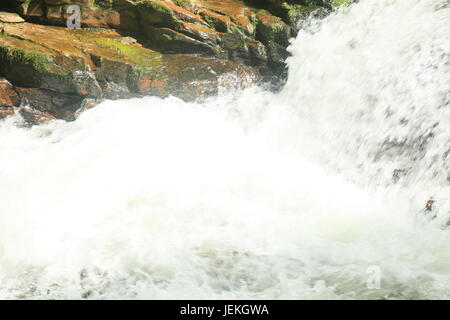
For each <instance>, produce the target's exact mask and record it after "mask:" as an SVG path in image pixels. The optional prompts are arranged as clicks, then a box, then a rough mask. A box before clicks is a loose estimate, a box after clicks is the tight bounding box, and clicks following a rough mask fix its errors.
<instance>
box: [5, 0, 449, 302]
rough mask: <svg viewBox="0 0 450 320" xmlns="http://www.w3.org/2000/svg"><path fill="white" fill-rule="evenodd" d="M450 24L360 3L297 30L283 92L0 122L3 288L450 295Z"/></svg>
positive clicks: (424, 6) (134, 294)
mask: <svg viewBox="0 0 450 320" xmlns="http://www.w3.org/2000/svg"><path fill="white" fill-rule="evenodd" d="M449 26H450V8H449V3H448V1H438V0H435V1H432V0H360V3H359V4H356V5H354V6H352V7H351V9H346V10H343V11H342V12H339V13H337V14H336V15H332V16H330V17H329V18H327V19H326V20H325V21H323V23H321V24H317V25H314V24H313V25H312V26H311V27H310V31H309V32H306V31H305V32H302V33H300V35H299V37H298V38H297V40H296V41H294V42H293V45H292V47H291V51H292V53H293V56H292V58H290V60H289V67H290V71H289V79H288V82H287V84H286V86H285V88H284V89H283V90H282V92H281V93H278V94H272V93H270V92H265V91H263V90H260V89H250V90H247V91H244V92H236V93H223V94H221V95H220V96H219V97H217V98H213V99H211V100H209V101H207V102H205V103H203V104H188V103H184V102H182V101H180V100H178V99H175V98H169V99H165V100H162V99H159V98H151V97H149V98H145V99H141V100H137V99H135V100H124V101H115V102H113V101H107V102H105V103H103V104H102V105H100V106H98V107H96V108H94V109H91V110H89V111H87V112H85V113H83V114H81V116H80V117H79V119H78V120H77V121H75V122H73V123H65V122H63V121H54V122H52V123H49V124H48V125H45V126H41V127H33V128H31V129H24V128H19V127H17V126H16V125H15V123H17V122H18V121H20V119H19V118H18V117H12V118H8V119H7V120H4V121H2V122H0V155H1V157H0V298H12V299H14V298H30V299H34V298H39V299H48V298H74V299H77V298H81V297H87V298H90V299H103V298H144V299H157V298H168V299H174V298H198V299H203V298H219V299H220V298H258V299H259V298H275V299H278V298H286V299H299V298H302V299H320V298H322V299H346V298H369V299H377V298H378V299H379V298H391V299H396V298H415V299H417V298H439V299H443V298H447V299H448V298H450V251H449V250H448V249H449V246H450V230H442V229H441V228H440V227H441V225H442V224H444V223H445V222H446V221H447V219H448V218H449V214H448V211H449V210H450V201H449V200H448V199H447V198H450V193H449V191H450V188H449V184H450V182H449V181H448V176H449V175H450V169H449V165H448V160H447V159H446V158H445V156H446V152H447V151H448V150H449V149H450V131H449V130H450V129H449V128H448V124H449V120H450V112H449V101H450V27H449ZM429 133H432V134H433V135H432V136H431V135H429ZM395 169H408V173H407V175H406V176H404V177H403V178H401V179H400V180H399V181H398V182H397V183H394V182H393V179H392V174H393V170H395ZM430 196H434V197H435V198H437V199H438V200H439V201H437V207H436V212H437V213H438V217H437V219H435V220H434V221H432V222H430V223H424V222H423V221H422V220H423V219H422V218H421V214H420V211H421V210H422V209H423V206H424V204H425V201H426V200H427V199H428V198H429V197H430ZM373 266H375V267H376V268H379V270H380V271H381V288H380V289H378V290H373V289H368V288H367V285H366V281H367V279H368V276H369V274H368V273H367V271H368V270H371V269H370V268H373ZM368 268H369V269H368Z"/></svg>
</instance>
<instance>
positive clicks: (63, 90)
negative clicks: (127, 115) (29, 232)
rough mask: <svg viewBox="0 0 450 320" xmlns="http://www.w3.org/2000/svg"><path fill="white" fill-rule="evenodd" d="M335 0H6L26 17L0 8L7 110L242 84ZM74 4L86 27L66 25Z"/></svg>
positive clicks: (280, 69)
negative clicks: (224, 84)
mask: <svg viewBox="0 0 450 320" xmlns="http://www.w3.org/2000/svg"><path fill="white" fill-rule="evenodd" d="M338 1H339V0H334V1H331V0H286V1H282V0H260V1H256V0H255V1H252V0H214V1H212V0H7V5H5V6H4V7H3V6H2V5H0V8H14V9H15V10H16V12H17V13H19V14H20V15H21V16H22V17H20V16H18V15H17V14H14V13H8V12H0V32H1V33H2V36H1V37H0V61H1V63H0V77H3V78H6V79H8V81H9V82H6V83H8V84H9V87H8V86H7V85H6V84H4V86H5V88H8V90H6V89H2V87H1V86H2V82H1V80H0V90H2V91H0V94H1V96H0V100H1V101H4V102H3V105H4V106H5V107H3V109H2V110H1V112H2V113H1V114H3V115H5V114H10V113H11V112H12V111H11V110H12V109H10V107H14V106H17V105H18V104H19V103H20V101H21V100H22V102H29V103H30V104H31V105H33V106H34V107H35V108H36V110H37V111H39V112H41V113H46V114H49V115H51V116H53V117H56V118H62V119H66V120H73V119H74V118H75V117H76V115H77V112H80V111H82V110H85V109H87V108H90V107H92V106H94V105H95V104H96V103H98V102H99V101H102V100H103V99H120V98H132V97H141V96H144V95H158V96H161V97H164V96H167V95H174V96H177V97H180V98H182V99H185V100H194V99H196V98H198V97H201V96H203V95H210V94H216V93H217V92H218V87H219V86H220V85H221V83H223V81H224V79H229V80H230V79H231V80H230V81H228V80H227V85H228V84H230V85H233V86H237V87H246V86H248V85H249V84H251V83H252V82H254V81H257V80H258V79H260V77H261V76H262V77H264V79H266V78H270V77H271V76H272V77H273V75H276V76H280V77H279V78H277V79H281V78H282V76H283V75H284V74H285V72H286V65H285V59H286V58H287V57H288V55H289V54H288V52H287V51H286V47H287V46H288V45H289V38H290V37H291V36H293V35H295V33H296V32H297V31H298V29H299V28H301V24H299V23H298V22H299V21H300V22H301V21H306V19H307V18H308V17H309V16H311V15H313V16H315V17H321V16H324V15H326V14H328V12H329V10H331V8H332V6H335V5H336V3H337V2H338ZM340 2H342V1H340ZM340 2H339V3H340ZM73 4H77V5H79V6H80V8H81V26H82V27H83V29H81V30H71V29H68V28H66V27H65V26H66V20H67V18H68V16H69V15H68V14H67V8H68V6H70V5H73ZM24 20H26V21H27V22H24ZM30 22H32V23H30ZM36 23H40V24H43V25H40V24H36ZM5 81H6V80H5ZM280 83H281V82H280ZM8 99H9V100H8ZM1 101H0V102H1ZM13 111H14V109H13ZM23 112H24V113H26V112H27V111H23Z"/></svg>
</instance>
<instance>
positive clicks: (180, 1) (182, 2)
mask: <svg viewBox="0 0 450 320" xmlns="http://www.w3.org/2000/svg"><path fill="white" fill-rule="evenodd" d="M173 3H175V4H176V5H177V6H179V7H182V8H185V7H187V6H189V5H190V4H191V0H174V1H173Z"/></svg>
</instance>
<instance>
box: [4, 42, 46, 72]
mask: <svg viewBox="0 0 450 320" xmlns="http://www.w3.org/2000/svg"><path fill="white" fill-rule="evenodd" d="M0 57H1V60H3V61H8V62H9V63H10V64H12V65H29V66H31V67H32V68H33V70H35V71H36V72H47V71H48V68H47V66H48V64H49V63H50V62H51V61H50V59H49V57H48V56H47V55H45V54H43V53H40V52H37V51H31V50H23V49H16V48H12V47H8V48H6V47H0Z"/></svg>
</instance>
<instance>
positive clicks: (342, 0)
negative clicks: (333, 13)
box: [331, 0, 352, 9]
mask: <svg viewBox="0 0 450 320" xmlns="http://www.w3.org/2000/svg"><path fill="white" fill-rule="evenodd" d="M351 2H352V1H351V0H333V1H332V2H331V6H332V7H333V8H334V9H337V8H339V7H342V6H345V5H348V4H350V3H351Z"/></svg>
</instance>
